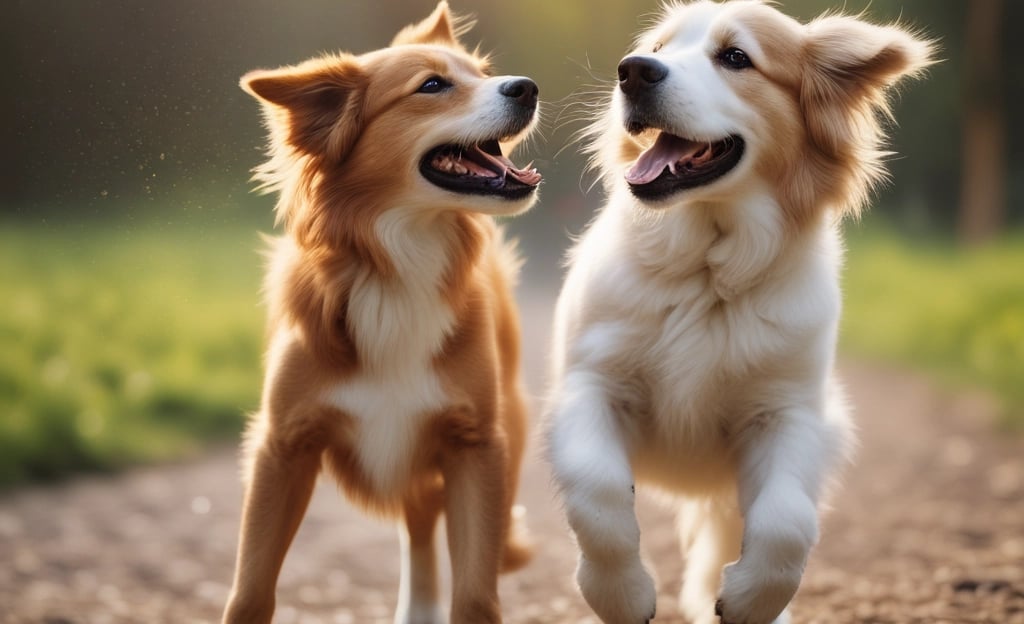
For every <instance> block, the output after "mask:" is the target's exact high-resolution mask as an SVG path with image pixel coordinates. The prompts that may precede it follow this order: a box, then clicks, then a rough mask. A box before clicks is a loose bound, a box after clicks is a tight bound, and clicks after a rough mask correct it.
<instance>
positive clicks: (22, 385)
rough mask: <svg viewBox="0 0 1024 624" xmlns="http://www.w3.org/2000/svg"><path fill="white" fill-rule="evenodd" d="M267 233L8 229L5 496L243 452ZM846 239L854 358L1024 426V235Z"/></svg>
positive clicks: (1, 448) (0, 317) (847, 333)
mask: <svg viewBox="0 0 1024 624" xmlns="http://www.w3.org/2000/svg"><path fill="white" fill-rule="evenodd" d="M257 229H259V228H258V226H256V225H253V224H241V225H234V226H230V225H220V226H208V227H201V226H197V225H193V226H191V227H186V226H181V225H176V226H169V225H168V226H158V225H147V226H144V227H139V228H128V229H126V228H125V227H124V226H117V227H111V226H109V225H101V224H92V225H88V226H81V225H61V226H46V225H39V224H35V225H28V224H24V223H16V222H3V221H0V302H2V304H0V487H2V486H4V485H10V484H14V483H19V482H24V481H27V480H45V479H53V478H57V477H61V476H63V475H66V474H70V473H74V472H80V471H83V470H110V469H114V468H118V467H121V466H124V465H127V464H131V463H136V462H143V461H154V460H166V459H173V458H179V457H182V456H183V455H187V454H189V453H191V452H194V451H196V450H198V449H201V448H202V447H203V445H205V444H207V443H208V442H209V441H211V440H217V439H223V440H235V439H236V438H237V434H238V432H239V431H240V429H241V426H242V422H243V420H244V414H245V412H246V411H249V410H252V409H253V408H254V407H255V406H256V404H257V400H258V395H259V388H260V383H261V370H262V362H261V352H262V342H263V339H262V334H263V329H262V328H263V309H262V307H261V306H260V305H259V295H258V289H259V280H260V273H261V260H260V258H259V255H258V253H257V251H258V249H259V248H260V246H261V243H260V242H259V240H258V237H257V235H256V231H257ZM848 230H849V231H848V237H847V238H848V240H849V243H850V253H849V262H848V265H847V270H846V272H845V277H844V287H845V292H846V309H845V312H844V322H843V330H842V345H843V350H844V352H845V353H847V354H853V355H858V356H866V357H872V358H879V359H884V360H888V361H893V362H896V363H900V364H903V365H907V366H911V367H917V368H921V369H924V370H927V371H930V372H932V373H933V374H935V376H936V378H937V379H940V380H953V381H955V382H956V383H958V384H962V385H964V386H969V385H970V386H975V385H976V386H981V387H984V388H987V389H990V390H991V391H993V393H994V394H995V396H997V397H1000V398H1001V399H1003V400H1004V402H1005V407H1006V410H1005V412H1006V414H1007V420H1006V422H1007V423H1008V424H1011V425H1014V426H1016V427H1018V428H1020V427H1024V236H1020V235H1018V236H1016V237H1012V238H1008V239H1006V240H1004V241H1002V242H1001V243H999V244H997V245H994V246H991V247H988V248H985V249H980V250H977V251H969V252H968V251H962V250H956V249H955V248H954V247H953V246H952V245H941V244H937V243H929V244H912V243H908V242H907V240H906V239H904V238H900V237H897V236H896V235H893V234H891V233H887V232H886V231H885V230H884V229H880V228H878V227H876V226H872V227H870V228H866V229H859V228H857V227H851V228H848Z"/></svg>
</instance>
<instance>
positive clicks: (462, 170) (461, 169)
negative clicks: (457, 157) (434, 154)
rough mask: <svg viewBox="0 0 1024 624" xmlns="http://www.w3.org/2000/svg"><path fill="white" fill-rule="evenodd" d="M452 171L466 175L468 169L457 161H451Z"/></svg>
mask: <svg viewBox="0 0 1024 624" xmlns="http://www.w3.org/2000/svg"><path fill="white" fill-rule="evenodd" d="M452 171H454V172H455V173H457V174H459V175H466V174H467V173H469V169H466V168H465V167H463V166H462V165H460V164H458V163H452Z"/></svg>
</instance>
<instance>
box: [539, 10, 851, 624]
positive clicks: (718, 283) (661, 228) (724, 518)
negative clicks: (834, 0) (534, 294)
mask: <svg viewBox="0 0 1024 624" xmlns="http://www.w3.org/2000/svg"><path fill="white" fill-rule="evenodd" d="M695 6H696V7H698V8H699V9H700V11H701V13H698V15H697V17H696V19H695V21H694V22H693V23H690V22H689V21H688V22H687V24H688V25H687V27H686V28H683V29H682V30H681V31H680V34H679V35H678V37H677V38H676V39H674V40H673V41H671V42H668V43H665V47H664V48H663V50H662V51H660V52H659V58H661V60H663V61H664V60H666V59H665V58H664V55H667V56H668V59H669V61H670V62H671V63H673V65H672V66H673V68H675V67H676V66H682V67H683V68H684V69H685V70H686V71H673V72H672V74H671V76H670V79H674V78H672V77H675V76H680V78H678V80H679V81H680V82H679V84H678V85H672V88H673V91H672V92H673V93H674V96H673V97H676V98H679V99H680V102H681V103H680V105H679V106H676V107H674V108H673V109H672V112H673V114H674V115H676V116H675V118H674V119H673V120H670V122H674V124H675V125H674V126H673V127H679V128H685V129H686V132H685V135H686V136H690V137H697V138H702V137H707V138H718V137H721V136H723V135H725V134H731V133H737V132H741V133H743V135H744V137H745V138H747V140H748V143H749V144H750V146H749V147H750V150H751V152H750V153H751V154H754V153H756V150H757V149H758V146H757V136H758V135H757V133H756V132H753V131H748V130H747V127H746V124H747V123H749V119H751V118H752V117H753V116H752V115H748V114H747V112H745V111H744V110H743V109H744V107H745V106H746V104H745V103H743V102H741V101H738V100H737V99H736V97H735V95H734V94H733V93H732V92H731V91H729V89H728V87H727V85H725V83H723V82H722V81H721V80H720V79H718V78H714V79H713V78H712V77H711V74H709V72H711V71H712V70H711V69H710V66H709V63H708V67H705V61H706V58H707V50H705V49H704V48H705V42H704V40H703V39H702V37H703V36H704V31H705V30H706V29H707V25H708V24H709V23H710V21H711V19H712V18H713V17H715V16H716V12H717V11H724V10H727V9H723V8H721V6H720V5H713V4H707V5H695ZM724 6H726V7H727V6H728V5H724ZM705 13H706V15H705ZM688 19H689V16H688ZM702 29H704V30H702ZM701 59H704V60H701ZM620 99H621V98H620V94H617V95H616V98H615V100H613V104H612V113H613V114H612V115H611V117H612V118H614V119H616V120H618V119H621V116H616V113H618V110H619V107H620V106H621V102H620V101H619V100H620ZM606 156H608V159H606V160H608V162H609V163H615V160H614V157H612V156H610V153H608V154H606ZM745 162H746V163H749V159H748V160H746V161H745ZM606 164H607V163H606ZM605 168H606V170H607V169H608V166H606V167H605ZM606 174H608V176H609V179H610V184H609V188H610V196H609V199H608V202H607V204H606V206H605V207H604V208H603V209H602V211H601V212H600V214H599V215H598V217H597V219H596V220H595V222H594V223H593V224H591V226H590V227H589V228H588V230H587V232H586V233H585V235H584V236H583V238H582V239H581V240H580V242H579V243H578V244H577V246H576V247H575V249H574V250H573V252H572V255H571V264H570V270H569V274H568V276H567V278H566V281H565V284H564V287H563V290H562V293H561V296H560V298H559V301H558V307H557V311H556V320H555V332H554V334H555V341H554V342H555V344H554V349H553V386H552V394H551V398H550V403H549V406H548V411H549V417H550V422H549V430H548V443H549V455H550V459H551V461H552V464H553V467H554V472H555V477H556V480H557V482H558V484H559V486H560V487H561V489H562V492H563V495H564V500H565V506H566V511H567V514H568V518H569V522H570V525H571V526H572V528H573V530H574V531H575V533H576V537H577V541H578V545H579V547H580V551H581V552H580V562H579V568H578V571H577V580H578V582H579V584H580V589H581V591H582V593H583V595H584V597H585V598H586V599H587V601H588V603H589V604H590V605H591V607H592V608H593V609H594V610H595V612H596V613H597V614H598V616H600V617H601V618H602V620H604V621H605V622H608V623H612V624H620V623H624V624H640V623H642V622H645V621H646V620H647V618H649V617H650V616H651V615H652V614H653V612H654V597H655V587H654V583H653V581H652V579H651V577H650V575H649V574H648V573H647V571H646V570H645V569H644V567H643V566H642V564H641V558H640V551H639V537H640V530H639V526H638V524H637V520H636V516H635V512H634V493H633V491H632V485H633V483H634V480H640V481H642V482H645V483H648V484H650V485H652V486H654V487H655V488H656V489H658V490H661V491H664V492H669V493H671V494H673V495H676V496H680V497H684V499H685V502H684V503H683V504H681V506H680V520H679V522H680V529H681V536H682V538H683V542H684V546H685V547H686V549H687V564H686V579H685V584H684V587H683V589H682V593H681V604H682V608H683V611H684V613H685V614H686V616H687V617H688V618H689V620H690V621H691V622H693V623H694V624H711V623H712V622H717V621H718V620H717V618H716V617H715V615H714V608H715V601H716V598H721V600H722V604H723V607H724V608H725V610H726V615H727V621H728V622H729V624H770V623H771V622H783V621H786V618H787V617H788V616H787V615H786V614H785V613H784V608H785V607H786V605H787V604H788V602H789V601H790V599H791V598H792V596H793V594H794V593H795V592H796V589H797V587H798V585H799V582H800V578H801V575H802V572H803V568H804V565H805V563H806V561H807V557H808V554H809V551H810V549H811V547H812V546H813V545H814V543H815V542H816V540H817V537H818V518H817V513H818V505H819V501H820V498H821V496H822V493H823V489H824V484H825V481H826V480H827V478H828V476H829V475H830V473H831V472H832V469H833V468H834V467H835V466H836V464H838V463H840V462H841V460H842V458H843V457H844V455H845V451H846V449H847V447H848V444H849V440H850V437H851V434H850V429H851V427H850V424H849V420H848V416H847V413H846V409H845V407H844V404H843V400H842V394H841V391H840V389H839V387H838V385H837V383H836V381H835V379H834V377H833V374H832V369H833V359H834V349H835V347H834V345H835V340H836V331H837V323H838V318H839V311H840V292H839V285H838V270H839V265H840V262H841V256H842V248H841V245H840V242H839V238H838V232H837V226H836V224H835V222H834V220H832V219H830V218H827V217H823V218H822V219H821V220H820V221H819V222H818V223H816V224H814V225H811V226H810V227H808V228H805V229H804V230H802V231H801V232H800V233H799V234H797V233H794V232H796V230H794V229H792V228H788V227H786V225H787V224H786V223H785V222H784V216H783V212H782V210H781V208H780V206H779V205H778V201H777V200H776V199H775V197H774V196H773V194H772V190H771V181H760V180H758V179H756V175H755V174H754V173H753V170H752V168H751V167H750V166H749V164H746V165H744V163H741V165H740V166H739V167H737V168H736V169H735V170H734V171H732V172H730V173H729V174H728V175H726V176H725V177H724V178H722V179H720V180H718V181H716V182H714V183H712V184H711V185H708V186H707V187H703V188H700V189H695V190H693V191H687V192H684V193H681V194H678V195H675V196H673V197H672V198H670V199H669V200H667V201H663V202H660V203H659V208H661V209H660V210H652V209H651V208H649V207H646V206H644V205H643V204H642V203H641V202H639V201H638V200H636V199H635V198H634V197H633V196H632V195H631V194H630V192H629V190H628V188H627V187H626V184H625V183H624V182H623V181H621V175H622V172H620V171H611V172H608V171H606ZM741 544H742V549H743V551H742V552H743V555H742V557H740V547H741ZM737 558H738V559H737ZM730 562H732V563H731V564H730ZM727 564H730V565H727ZM723 568H724V573H723Z"/></svg>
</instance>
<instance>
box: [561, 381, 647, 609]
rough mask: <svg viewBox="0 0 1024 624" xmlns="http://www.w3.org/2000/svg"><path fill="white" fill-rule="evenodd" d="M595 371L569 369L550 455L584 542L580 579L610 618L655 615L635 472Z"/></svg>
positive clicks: (572, 520)
mask: <svg viewBox="0 0 1024 624" xmlns="http://www.w3.org/2000/svg"><path fill="white" fill-rule="evenodd" d="M603 387H605V384H603V383H602V381H601V380H600V378H599V377H598V376H596V375H592V374H589V373H583V372H572V373H569V374H568V375H566V377H565V380H564V381H563V385H562V388H561V392H559V394H558V395H557V400H556V403H555V404H554V405H553V411H552V417H553V419H554V420H553V423H552V429H551V432H550V436H551V437H550V449H549V452H550V458H551V462H552V465H553V467H554V473H555V479H556V480H557V482H558V485H559V487H560V488H561V490H562V494H563V498H564V502H565V507H566V512H567V514H568V517H569V525H570V526H571V527H572V529H573V531H575V533H576V541H577V543H578V545H579V548H580V559H579V565H578V567H577V570H576V580H577V582H578V583H579V586H580V591H581V592H582V593H583V597H584V598H585V599H586V601H587V603H588V604H589V605H590V608H591V609H593V610H594V612H595V613H597V615H598V616H599V617H600V618H601V619H602V620H603V621H604V622H606V623H607V624H643V623H644V622H648V621H649V620H650V619H651V618H653V617H654V610H655V600H656V591H655V587H654V581H653V579H652V578H651V575H650V574H648V572H647V570H645V569H644V565H643V562H642V561H641V559H640V526H639V524H638V523H637V519H636V512H635V510H634V500H635V497H636V495H635V489H634V486H633V471H632V468H631V466H630V463H629V458H628V455H627V452H626V448H625V444H624V442H623V439H622V435H621V432H620V431H619V427H618V426H617V423H616V420H615V415H614V413H613V411H612V409H611V407H610V405H609V403H608V400H607V398H606V396H605V394H604V391H603V390H602V388H603Z"/></svg>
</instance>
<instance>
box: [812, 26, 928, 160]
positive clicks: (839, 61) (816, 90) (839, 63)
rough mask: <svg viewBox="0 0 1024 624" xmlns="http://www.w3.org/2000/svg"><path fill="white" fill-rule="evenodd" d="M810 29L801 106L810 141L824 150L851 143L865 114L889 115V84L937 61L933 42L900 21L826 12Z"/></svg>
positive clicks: (841, 147) (893, 83)
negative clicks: (882, 23)
mask: <svg viewBox="0 0 1024 624" xmlns="http://www.w3.org/2000/svg"><path fill="white" fill-rule="evenodd" d="M806 29H807V30H806V39H805V42H804V62H805V63H806V65H805V67H804V72H803V82H802V85H801V94H800V99H801V106H802V108H803V112H804V116H805V119H806V121H807V128H808V130H809V132H810V135H811V136H810V138H811V140H812V141H814V143H815V144H816V145H817V146H818V147H819V148H821V149H823V150H824V151H825V152H826V153H834V152H836V151H837V150H842V149H843V147H844V146H845V145H849V144H850V141H851V140H852V139H855V137H852V136H850V133H856V132H858V131H859V130H860V127H861V123H860V121H866V120H864V119H863V116H865V115H869V116H873V115H876V114H884V115H889V114H890V112H889V105H888V100H887V93H886V92H887V91H888V89H889V88H890V87H892V86H894V85H895V84H896V83H898V82H899V81H900V80H901V79H902V78H904V77H907V76H914V75H917V74H919V73H921V71H922V70H923V69H924V68H926V67H927V66H928V65H931V64H932V63H933V62H934V61H933V58H932V55H933V53H934V49H935V44H934V42H932V41H928V40H925V39H921V38H919V37H917V36H915V35H913V34H911V33H909V32H908V31H906V30H904V29H903V28H900V27H899V26H895V25H890V26H876V25H874V24H869V23H867V22H864V21H861V20H859V19H856V18H853V17H847V16H828V17H822V18H819V19H817V20H815V21H813V22H811V23H810V24H808V25H807V27H806Z"/></svg>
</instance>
